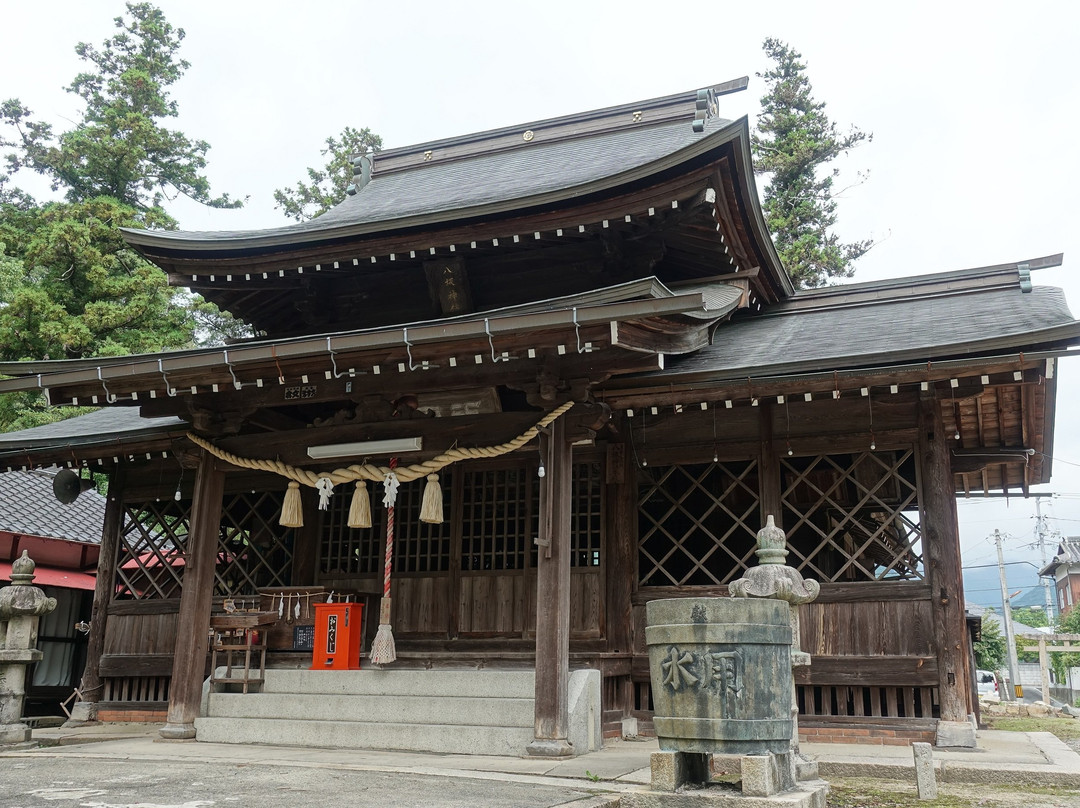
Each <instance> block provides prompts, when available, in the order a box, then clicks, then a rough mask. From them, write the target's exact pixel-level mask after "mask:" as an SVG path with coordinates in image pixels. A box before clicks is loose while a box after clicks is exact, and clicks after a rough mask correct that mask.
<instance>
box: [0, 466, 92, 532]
mask: <svg viewBox="0 0 1080 808" xmlns="http://www.w3.org/2000/svg"><path fill="white" fill-rule="evenodd" d="M56 471H57V469H40V470H36V471H11V472H7V473H3V474H0V532H5V533H17V534H22V535H26V536H40V537H42V538H54V539H66V540H68V541H77V542H83V543H87V544H100V543H101V530H102V524H103V523H104V521H105V497H103V496H101V494H99V493H98V492H97V491H94V490H90V491H84V492H83V493H82V494H80V495H79V497H78V499H76V500H75V501H74V502H72V503H71V504H70V505H65V504H63V503H61V502H59V501H58V500H57V499H56V497H54V496H53V490H52V484H53V477H54V476H55V474H56Z"/></svg>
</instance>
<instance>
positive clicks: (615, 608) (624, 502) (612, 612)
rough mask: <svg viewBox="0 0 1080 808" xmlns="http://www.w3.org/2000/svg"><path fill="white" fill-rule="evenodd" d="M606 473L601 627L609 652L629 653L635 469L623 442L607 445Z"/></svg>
mask: <svg viewBox="0 0 1080 808" xmlns="http://www.w3.org/2000/svg"><path fill="white" fill-rule="evenodd" d="M606 474H607V520H608V522H607V535H606V536H605V539H606V546H605V547H604V553H605V558H604V560H603V564H604V570H605V573H606V577H607V609H606V614H605V615H604V626H605V633H606V636H607V641H608V643H607V646H608V651H611V652H614V653H620V654H630V653H632V652H633V650H634V606H633V595H634V583H635V581H634V579H635V577H636V570H637V563H636V562H637V472H636V470H635V468H634V460H633V455H632V453H631V452H630V449H629V447H628V446H627V445H626V444H625V443H612V444H609V445H608V452H607V463H606ZM605 709H608V707H606V706H605Z"/></svg>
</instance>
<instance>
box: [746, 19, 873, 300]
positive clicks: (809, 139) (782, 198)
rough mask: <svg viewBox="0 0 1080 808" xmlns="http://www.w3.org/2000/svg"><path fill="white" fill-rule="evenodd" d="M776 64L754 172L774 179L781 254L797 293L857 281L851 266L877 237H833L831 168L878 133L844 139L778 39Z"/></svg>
mask: <svg viewBox="0 0 1080 808" xmlns="http://www.w3.org/2000/svg"><path fill="white" fill-rule="evenodd" d="M763 48H764V50H765V53H766V55H767V56H768V57H769V58H770V59H771V60H772V61H773V62H774V64H773V66H772V67H771V68H770V69H769V70H767V71H766V72H765V73H758V74H757V75H758V77H759V78H763V79H764V80H765V85H766V88H767V90H766V93H765V95H764V96H762V98H761V107H762V109H761V113H760V114H759V115H758V118H757V129H756V131H755V132H754V133H753V135H752V138H751V148H752V150H753V154H754V170H755V172H756V173H758V174H765V175H768V177H769V184H768V185H767V186H766V188H765V193H764V197H765V198H764V202H763V205H762V207H763V209H764V211H765V218H766V220H767V221H768V223H769V227H770V229H771V230H772V232H773V238H774V241H775V243H776V249H777V252H778V253H779V255H780V259H781V260H782V261H783V262H784V266H785V267H786V268H787V270H788V273H789V274H790V275H791V279H792V281H793V282H794V284H795V286H796V287H797V288H808V287H815V286H822V285H824V284H825V283H827V282H828V281H829V280H830V279H832V278H843V277H850V276H851V274H852V273H853V272H854V269H853V267H852V263H853V262H854V261H855V260H856V259H858V258H859V257H860V256H861V255H863V254H864V253H866V251H867V250H869V249H870V248H871V247H872V246H873V245H874V242H873V240H872V239H866V240H863V241H856V242H852V243H848V244H844V243H841V242H840V239H839V237H838V236H837V235H836V234H835V233H833V232H832V227H833V225H834V224H835V223H836V200H835V198H834V196H833V180H834V178H835V177H836V176H837V174H838V173H839V172H838V170H837V169H835V168H834V169H832V170H828V169H827V166H828V164H829V163H830V162H831V161H832V160H834V159H835V158H836V157H839V156H840V155H841V154H845V153H847V152H848V151H849V150H851V149H853V148H854V147H856V146H858V145H859V144H860V143H862V142H864V141H866V142H869V141H870V140H871V139H872V137H873V136H872V135H869V134H867V133H865V132H861V131H859V130H858V129H856V128H854V127H852V128H851V130H850V131H849V132H847V134H841V133H840V131H839V130H838V128H837V125H836V123H834V122H833V121H831V120H830V119H829V117H828V115H826V114H825V104H824V102H820V101H816V100H814V96H813V88H812V87H811V86H810V81H809V79H807V77H806V65H805V64H804V63H803V62H802V61H801V59H802V54H800V53H799V52H798V51H796V50H793V49H792V48H791V47H790V46H789V45H787V44H786V43H784V42H781V41H780V40H778V39H772V38H770V39H766V40H765V42H764V45H763Z"/></svg>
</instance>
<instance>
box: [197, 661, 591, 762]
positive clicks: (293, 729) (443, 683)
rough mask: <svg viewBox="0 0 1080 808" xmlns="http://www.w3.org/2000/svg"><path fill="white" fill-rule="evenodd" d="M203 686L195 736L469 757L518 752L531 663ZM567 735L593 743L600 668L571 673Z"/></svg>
mask: <svg viewBox="0 0 1080 808" xmlns="http://www.w3.org/2000/svg"><path fill="white" fill-rule="evenodd" d="M234 690H235V686H230V685H224V686H221V685H218V686H215V691H214V692H210V686H209V684H207V685H206V686H205V688H204V699H203V709H202V716H201V717H200V718H197V719H196V720H195V728H196V732H197V737H198V740H200V741H204V742H212V743H247V744H252V743H254V744H258V743H264V744H273V745H282V746H332V747H335V748H344V749H395V750H407V751H426V752H439V753H450V754H452V753H459V754H478V755H514V756H519V755H522V754H524V753H525V749H526V747H527V746H528V744H529V743H530V742H531V741H532V740H533V738H534V734H533V724H534V720H535V716H534V699H533V692H534V674H533V671H531V670H524V671H522V670H512V671H511V670H507V671H497V670H482V671H477V670H453V671H445V670H444V671H436V670H394V669H387V670H360V671H308V670H268V671H266V678H265V681H264V683H263V686H262V688H261V692H249V693H239V692H233V691H234ZM568 690H569V692H570V705H571V722H570V723H571V732H570V740H571V742H572V743H574V746H575V749H576V750H578V751H581V752H584V751H591V750H594V749H599V748H600V745H601V743H602V737H601V733H600V696H599V691H600V674H599V672H598V671H584V670H583V671H574V672H573V673H572V674H571V682H570V687H569V688H568Z"/></svg>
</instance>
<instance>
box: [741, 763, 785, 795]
mask: <svg viewBox="0 0 1080 808" xmlns="http://www.w3.org/2000/svg"><path fill="white" fill-rule="evenodd" d="M794 787H795V762H794V760H793V759H792V754H791V753H790V752H785V753H784V754H780V755H746V756H744V757H743V759H742V791H743V794H746V795H747V796H749V797H771V796H772V795H774V794H778V793H780V792H781V791H789V790H791V789H793V788H794Z"/></svg>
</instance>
